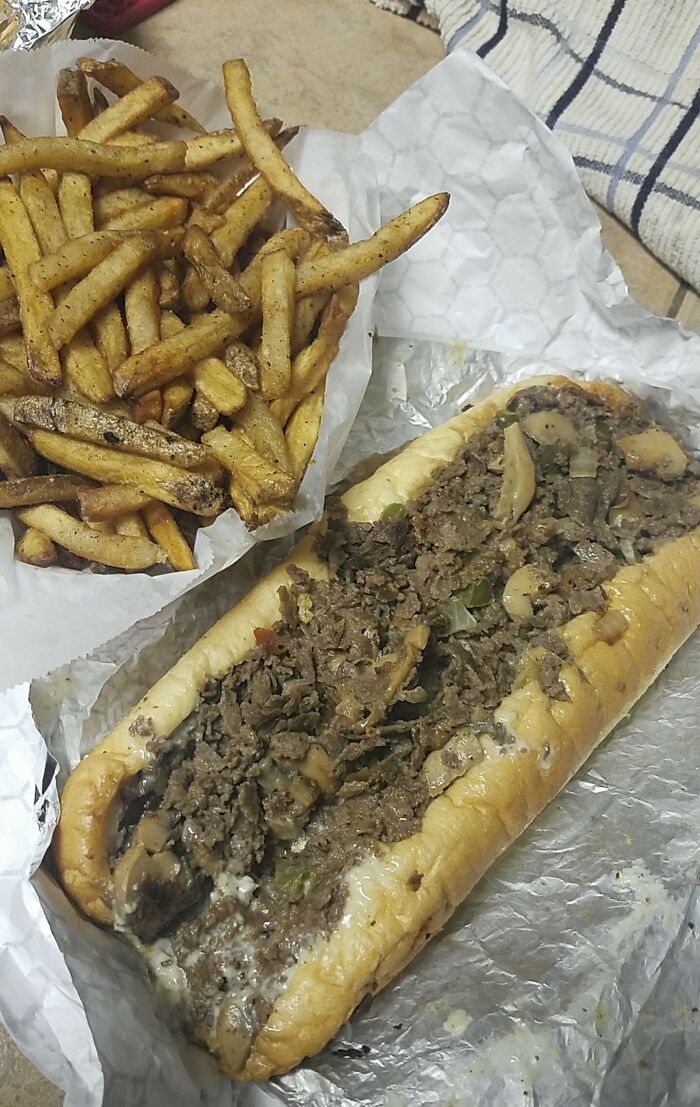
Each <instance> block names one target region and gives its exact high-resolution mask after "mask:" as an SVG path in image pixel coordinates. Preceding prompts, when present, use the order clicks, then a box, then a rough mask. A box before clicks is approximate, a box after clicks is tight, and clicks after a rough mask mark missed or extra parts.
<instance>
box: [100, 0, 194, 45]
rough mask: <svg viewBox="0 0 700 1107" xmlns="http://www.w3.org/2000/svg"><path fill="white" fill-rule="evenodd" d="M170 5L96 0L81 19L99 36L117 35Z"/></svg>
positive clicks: (156, 0) (158, 0) (153, 0)
mask: <svg viewBox="0 0 700 1107" xmlns="http://www.w3.org/2000/svg"><path fill="white" fill-rule="evenodd" d="M171 3H172V0H97V3H96V4H93V6H92V7H91V8H90V9H89V10H88V11H86V12H84V13H83V19H84V21H85V22H86V23H87V24H88V26H89V27H92V29H93V31H97V33H98V34H100V35H107V36H109V35H118V34H119V33H120V32H121V31H126V30H127V29H128V28H129V27H133V26H134V25H135V24H136V23H140V22H141V20H142V19H148V17H149V15H155V14H156V12H159V11H160V10H161V8H167V6H168V4H171Z"/></svg>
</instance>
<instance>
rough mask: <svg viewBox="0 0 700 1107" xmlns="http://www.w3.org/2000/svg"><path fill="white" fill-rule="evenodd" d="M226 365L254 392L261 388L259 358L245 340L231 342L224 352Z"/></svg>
mask: <svg viewBox="0 0 700 1107" xmlns="http://www.w3.org/2000/svg"><path fill="white" fill-rule="evenodd" d="M224 362H225V364H226V367H227V368H228V369H230V370H231V372H232V373H233V374H234V376H236V377H238V379H239V380H240V381H241V382H242V383H243V384H244V385H245V386H246V388H249V389H251V390H252V391H253V392H257V391H258V389H259V388H260V366H259V365H258V359H257V357H256V356H255V354H254V353H253V351H252V350H251V349H250V347H249V346H246V345H245V343H243V342H231V343H229V345H228V346H227V347H226V351H225V353H224Z"/></svg>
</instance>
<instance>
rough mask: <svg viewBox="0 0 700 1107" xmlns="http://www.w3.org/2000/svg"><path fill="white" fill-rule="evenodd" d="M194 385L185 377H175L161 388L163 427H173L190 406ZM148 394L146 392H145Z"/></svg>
mask: <svg viewBox="0 0 700 1107" xmlns="http://www.w3.org/2000/svg"><path fill="white" fill-rule="evenodd" d="M193 393H194V386H193V384H192V382H191V381H190V380H188V379H187V377H177V378H176V379H175V380H174V381H171V383H170V384H166V386H165V388H164V389H163V390H162V393H161V395H162V398H163V410H162V413H161V417H160V418H161V421H162V423H163V426H164V427H174V426H175V424H176V423H177V422H178V421H179V420H180V419H181V418H182V416H183V415H184V414H185V412H186V411H187V408H188V407H189V406H190V401H191V399H192V395H193ZM146 395H148V393H146Z"/></svg>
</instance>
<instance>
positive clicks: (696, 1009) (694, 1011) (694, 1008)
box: [690, 1007, 698, 1015]
mask: <svg viewBox="0 0 700 1107" xmlns="http://www.w3.org/2000/svg"><path fill="white" fill-rule="evenodd" d="M690 1013H691V1015H697V1013H698V1008H697V1007H691V1008H690Z"/></svg>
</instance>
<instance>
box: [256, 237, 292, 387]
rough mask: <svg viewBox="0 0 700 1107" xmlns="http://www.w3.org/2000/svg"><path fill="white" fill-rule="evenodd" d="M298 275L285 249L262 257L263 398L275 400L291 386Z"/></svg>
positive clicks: (261, 367) (261, 371)
mask: <svg viewBox="0 0 700 1107" xmlns="http://www.w3.org/2000/svg"><path fill="white" fill-rule="evenodd" d="M295 276H296V271H295V267H294V262H293V261H291V259H290V258H288V257H287V255H286V253H285V252H284V250H275V251H274V252H273V253H271V254H266V255H265V257H264V258H263V259H262V272H261V278H262V285H261V299H262V338H261V343H260V353H259V356H258V361H259V363H260V392H261V394H262V397H263V399H264V400H276V399H278V398H279V397H280V396H283V395H284V393H285V392H286V391H287V389H288V388H289V382H290V379H291V375H292V363H291V354H290V349H291V334H292V327H293V326H294V285H295Z"/></svg>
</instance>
